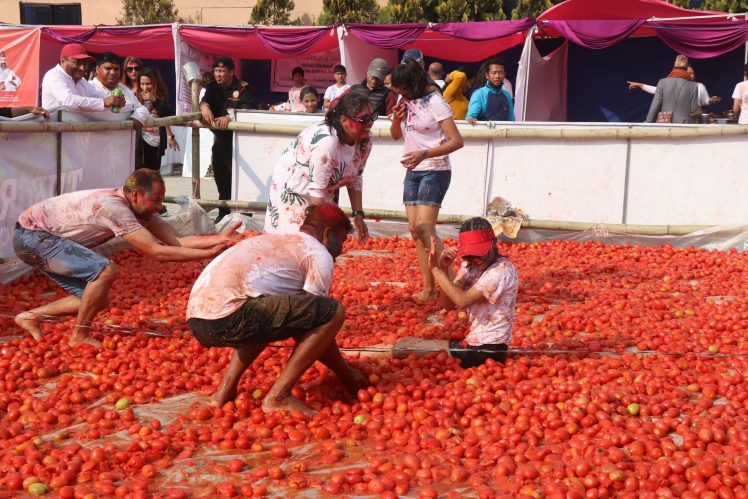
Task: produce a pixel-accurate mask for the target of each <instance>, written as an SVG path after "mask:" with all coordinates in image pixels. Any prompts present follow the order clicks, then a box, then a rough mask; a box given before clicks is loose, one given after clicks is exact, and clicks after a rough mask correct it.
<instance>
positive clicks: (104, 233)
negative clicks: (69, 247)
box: [18, 188, 151, 248]
mask: <svg viewBox="0 0 748 499" xmlns="http://www.w3.org/2000/svg"><path fill="white" fill-rule="evenodd" d="M150 220H151V219H139V218H138V217H137V216H136V215H135V213H133V211H132V210H131V209H130V204H129V203H128V202H127V198H125V195H124V193H123V192H122V189H121V188H112V189H91V190H87V191H76V192H71V193H68V194H62V195H60V196H56V197H53V198H49V199H45V200H44V201H41V202H39V203H36V204H35V205H32V206H30V207H29V208H27V209H26V210H25V211H24V212H23V213H21V216H20V217H18V223H19V224H21V227H23V228H24V229H28V230H43V231H45V232H49V233H50V234H54V235H56V236H60V237H64V238H65V239H70V240H71V241H75V242H76V243H78V244H80V245H81V246H85V247H86V248H93V247H94V246H98V245H100V244H102V243H105V242H107V241H108V240H110V239H112V238H113V237H115V236H124V235H126V234H129V233H131V232H135V231H136V230H138V229H141V228H143V224H147V223H148V222H149V221H150Z"/></svg>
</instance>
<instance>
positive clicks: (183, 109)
mask: <svg viewBox="0 0 748 499" xmlns="http://www.w3.org/2000/svg"><path fill="white" fill-rule="evenodd" d="M177 34H178V33H177ZM177 45H178V47H179V52H178V53H177V55H176V61H175V62H176V69H177V114H184V113H190V112H192V88H191V87H190V84H189V82H188V81H186V80H185V78H184V71H183V70H182V67H183V66H184V65H185V64H187V63H188V62H194V63H196V64H197V66H198V67H199V68H200V73H202V74H205V73H212V72H213V57H211V56H210V55H208V54H206V53H205V52H203V51H201V50H199V49H196V48H195V47H192V46H190V45H189V44H188V43H187V42H186V41H184V40H182V39H181V38H179V40H178V44H177ZM237 67H238V66H237Z"/></svg>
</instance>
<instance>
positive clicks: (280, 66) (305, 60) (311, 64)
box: [270, 49, 351, 93]
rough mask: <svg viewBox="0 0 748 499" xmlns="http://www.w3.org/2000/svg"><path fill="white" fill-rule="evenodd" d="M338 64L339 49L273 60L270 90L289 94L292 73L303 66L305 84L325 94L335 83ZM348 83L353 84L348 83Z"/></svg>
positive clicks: (291, 84)
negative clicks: (335, 69) (334, 74)
mask: <svg viewBox="0 0 748 499" xmlns="http://www.w3.org/2000/svg"><path fill="white" fill-rule="evenodd" d="M337 64H340V50H339V49H334V50H328V51H326V52H320V53H318V54H312V55H305V56H301V57H292V58H288V59H273V61H272V63H271V74H272V78H273V81H271V82H270V90H271V91H273V92H288V91H289V90H290V89H291V87H292V86H293V78H292V77H291V72H292V71H293V68H295V67H297V66H301V67H302V68H303V69H304V81H305V84H306V85H311V86H313V87H314V88H316V89H317V90H318V91H319V92H320V93H324V91H325V90H326V89H327V87H329V86H330V85H332V84H333V83H335V77H334V76H333V73H332V68H334V67H335V66H336V65H337ZM348 83H351V82H350V81H348Z"/></svg>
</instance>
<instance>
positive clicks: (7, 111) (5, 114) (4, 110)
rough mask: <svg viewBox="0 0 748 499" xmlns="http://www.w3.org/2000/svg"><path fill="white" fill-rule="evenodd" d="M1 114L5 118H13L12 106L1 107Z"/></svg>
mask: <svg viewBox="0 0 748 499" xmlns="http://www.w3.org/2000/svg"><path fill="white" fill-rule="evenodd" d="M0 116H2V117H3V118H12V117H13V115H12V114H11V112H10V108H9V107H0Z"/></svg>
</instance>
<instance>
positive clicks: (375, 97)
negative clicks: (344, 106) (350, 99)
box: [350, 80, 391, 116]
mask: <svg viewBox="0 0 748 499" xmlns="http://www.w3.org/2000/svg"><path fill="white" fill-rule="evenodd" d="M350 91H351V92H361V93H363V94H366V95H367V96H368V97H369V102H370V103H371V107H372V108H373V111H374V112H375V113H377V114H379V115H381V116H387V115H388V114H389V111H390V110H391V109H389V107H390V106H388V102H387V100H388V99H387V97H388V95H389V93H390V90H389V89H388V88H387V87H385V86H381V87H379V88H375V89H374V90H369V87H368V86H367V85H366V80H364V81H362V82H361V83H360V84H358V85H353V86H352V87H351V90H350Z"/></svg>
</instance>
